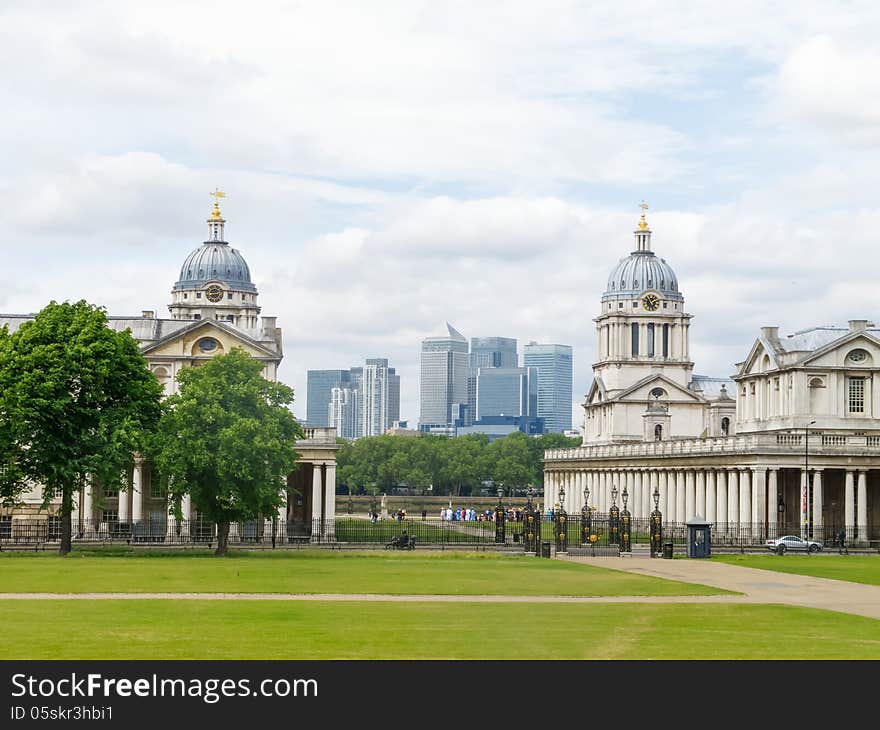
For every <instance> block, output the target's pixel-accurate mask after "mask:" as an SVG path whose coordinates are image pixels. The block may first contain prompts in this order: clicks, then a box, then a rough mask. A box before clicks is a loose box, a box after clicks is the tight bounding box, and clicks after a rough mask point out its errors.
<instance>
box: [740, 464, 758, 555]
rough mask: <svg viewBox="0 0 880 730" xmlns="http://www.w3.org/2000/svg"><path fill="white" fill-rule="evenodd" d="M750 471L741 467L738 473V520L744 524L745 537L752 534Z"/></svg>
mask: <svg viewBox="0 0 880 730" xmlns="http://www.w3.org/2000/svg"><path fill="white" fill-rule="evenodd" d="M751 477H752V473H751V471H749V470H748V469H743V470H742V471H740V473H739V521H740V522H741V523H743V525H744V526H745V530H746V532H745V534H746V536H747V537H750V538H751V537H753V536H754V529H755V528H754V525H753V524H752V478H751Z"/></svg>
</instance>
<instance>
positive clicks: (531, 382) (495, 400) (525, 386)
mask: <svg viewBox="0 0 880 730" xmlns="http://www.w3.org/2000/svg"><path fill="white" fill-rule="evenodd" d="M476 381H477V388H476V390H477V394H476V401H477V405H476V413H475V419H476V420H482V419H484V418H488V417H492V416H535V415H537V413H536V411H537V407H538V369H537V368H491V367H484V368H479V369H478V370H477V377H476Z"/></svg>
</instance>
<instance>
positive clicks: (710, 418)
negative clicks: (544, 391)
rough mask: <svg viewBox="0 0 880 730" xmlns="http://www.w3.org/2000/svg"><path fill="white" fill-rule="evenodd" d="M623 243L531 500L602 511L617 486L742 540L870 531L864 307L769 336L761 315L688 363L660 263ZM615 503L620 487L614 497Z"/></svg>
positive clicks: (877, 356)
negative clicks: (573, 399) (578, 399)
mask: <svg viewBox="0 0 880 730" xmlns="http://www.w3.org/2000/svg"><path fill="white" fill-rule="evenodd" d="M635 239H636V240H635V243H636V245H635V250H634V251H633V252H632V253H630V254H629V256H627V257H625V258H623V259H621V260H620V262H619V263H618V264H617V265H616V266H615V267H614V269H613V270H612V273H611V276H610V277H609V279H608V286H607V288H606V291H605V293H604V294H603V295H602V298H601V303H600V312H599V315H598V317H596V319H595V322H596V328H597V336H598V348H597V350H598V357H597V361H596V363H595V364H594V365H593V372H594V379H593V383H592V385H591V386H590V389H589V392H588V394H587V397H586V401H585V403H584V424H583V444H582V445H581V446H579V447H576V448H573V449H551V450H548V451H547V452H545V459H544V469H545V472H544V484H545V503H546V504H548V505H552V504H554V503H558V501H559V500H558V497H559V493H560V487H564V493H565V498H564V506H565V508H566V510H567V511H569V512H575V511H578V510H580V508H581V507H582V506H583V502H584V488H585V487H586V488H588V489H589V494H590V503H591V505H592V506H594V507H596V508H598V509H599V511H600V512H607V510H608V508H609V507H610V504H611V491H612V489H613V488H615V487H616V488H617V489H618V492H622V491H623V489H624V488H626V489H627V492H628V494H629V495H631V496H630V503H629V507H630V510H631V512H632V513H633V516H634V517H635V518H647V516H648V514H649V513H650V511H651V510H652V509H653V499H652V498H651V494H652V493H653V492H654V491H655V490H657V491H658V492H659V495H660V500H659V501H660V510H661V511H662V512H663V515H664V520H665V521H666V522H669V523H681V522H684V521H686V520H689V519H691V518H693V517H695V516H702V517H705V518H706V519H708V520H709V521H710V522H712V523H714V524H715V525H716V528H717V529H719V530H726V531H731V532H736V533H737V534H739V535H743V534H745V535H747V536H749V537H751V538H753V539H755V540H760V539H763V538H765V537H767V536H776V535H782V534H788V533H793V534H810V535H813V536H815V537H818V538H820V539H831V537H832V536H833V535H836V534H837V531H838V530H839V529H841V528H846V530H847V533H848V536H849V539H854V540H857V541H858V542H861V543H865V542H866V541H869V540H877V539H880V330H877V329H875V328H874V326H873V325H872V324H871V323H870V322H868V321H867V320H852V321H850V322H849V326H848V327H840V328H836V327H815V328H811V329H808V330H804V331H801V332H797V333H795V334H793V335H789V336H786V337H781V336H780V335H779V329H778V327H764V328H762V329H761V332H760V335H759V336H758V337H757V338H756V339H755V342H754V344H753V345H752V347H751V349H750V351H749V352H748V354H747V356H746V358H745V359H744V360H743V361H742V362H740V363H737V364H736V366H735V368H736V372H735V374H733V375H732V376H731V377H730V378H729V379H728V378H708V377H704V376H699V375H693V374H692V372H693V363H692V362H691V361H690V357H689V347H688V332H689V326H690V320H691V316H692V315H690V314H687V313H686V311H685V307H684V297H683V295H682V293H681V291H680V289H679V285H678V279H677V277H676V275H675V272H674V271H673V269H672V267H671V266H670V265H669V264H668V263H667V262H666V261H665V260H663V259H661V258H658V257H657V256H656V255H655V254H654V253H653V252H652V251H651V231H650V229H649V228H648V225H647V222H646V220H645V214H644V209H643V212H642V217H641V220H640V222H639V225H638V227H637V229H636V231H635ZM617 502H618V504H620V497H618V499H617Z"/></svg>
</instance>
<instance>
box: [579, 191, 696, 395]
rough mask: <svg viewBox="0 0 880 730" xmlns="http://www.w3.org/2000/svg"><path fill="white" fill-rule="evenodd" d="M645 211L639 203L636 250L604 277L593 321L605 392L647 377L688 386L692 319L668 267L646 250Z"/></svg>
mask: <svg viewBox="0 0 880 730" xmlns="http://www.w3.org/2000/svg"><path fill="white" fill-rule="evenodd" d="M647 207H648V206H647V205H646V204H644V203H642V216H641V219H640V220H639V223H638V226H637V227H636V230H635V232H634V234H635V250H634V251H633V252H632V253H630V255H629V256H627V257H625V258H623V259H621V260H620V261H619V262H618V264H617V266H615V267H614V270H613V271H612V272H611V276H609V277H608V286H607V288H606V290H605V293H604V294H603V295H602V303H601V310H600V313H599V316H598V317H596V319H595V320H594V321H595V322H596V330H597V333H598V348H597V349H598V358H597V361H596V362H595V363H594V364H593V373H594V375H595V377H596V378H597V379H599V380H600V381H601V383H602V385H603V387H604V388H605V390H606V391H608V392H609V393H614V392H616V391H621V390H623V389H625V388H628V387H629V386H630V385H632V384H633V383H636V382H637V381H639V380H641V379H643V378H644V377H646V376H647V375H650V374H652V373H658V374H662V375H664V376H665V377H666V378H668V379H670V380H672V381H674V382H676V383H678V384H679V385H681V386H682V387H687V386H688V384H689V383H690V380H691V373H692V371H693V367H694V366H693V363H692V362H691V360H690V352H689V347H688V327H689V326H690V319H691V315H690V314H687V313H685V311H684V297H683V296H682V295H681V292H680V291H679V290H678V279H677V278H676V276H675V272H674V271H673V270H672V267H671V266H670V265H669V264H668V263H666V261H665V260H664V259H662V258H659V257H658V256H657V255H656V254H655V253H654V252H653V251H652V250H651V229H650V228H649V227H648V222H647V221H646V220H645V210H646V209H647Z"/></svg>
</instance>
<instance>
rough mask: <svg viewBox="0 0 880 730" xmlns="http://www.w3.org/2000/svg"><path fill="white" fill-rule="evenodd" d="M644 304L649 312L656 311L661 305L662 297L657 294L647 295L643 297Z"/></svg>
mask: <svg viewBox="0 0 880 730" xmlns="http://www.w3.org/2000/svg"><path fill="white" fill-rule="evenodd" d="M642 305H643V306H644V307H645V309H647V310H648V311H649V312H656V311H657V309H658V308H659V307H660V297H658V296H657V295H656V294H648V295H646V296H645V298H644V299H642Z"/></svg>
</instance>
